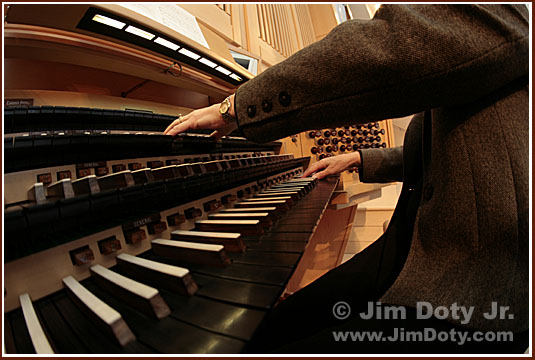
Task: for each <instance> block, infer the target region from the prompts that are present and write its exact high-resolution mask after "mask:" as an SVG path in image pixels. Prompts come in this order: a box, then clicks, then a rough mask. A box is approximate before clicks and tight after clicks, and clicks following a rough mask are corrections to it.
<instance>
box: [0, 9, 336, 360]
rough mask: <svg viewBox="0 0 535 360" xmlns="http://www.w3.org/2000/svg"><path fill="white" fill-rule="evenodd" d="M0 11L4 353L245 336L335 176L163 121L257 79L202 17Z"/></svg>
mask: <svg viewBox="0 0 535 360" xmlns="http://www.w3.org/2000/svg"><path fill="white" fill-rule="evenodd" d="M5 10H6V23H5V29H4V30H5V31H4V41H5V59H4V60H5V73H6V79H5V89H4V90H5V98H6V100H5V103H4V225H5V226H4V269H5V271H4V328H5V331H4V348H5V352H6V353H18V354H29V353H53V352H55V353H88V354H89V353H238V352H241V351H243V349H244V347H245V346H246V344H247V342H248V341H249V340H250V339H251V337H252V335H253V334H254V332H255V330H256V328H257V327H258V325H259V324H260V322H261V321H262V319H263V317H264V316H265V314H266V313H267V311H269V309H271V308H272V307H273V306H274V305H275V304H276V303H277V301H279V299H280V297H281V296H282V295H283V294H284V293H285V289H286V286H287V284H288V283H289V281H291V279H292V278H293V277H295V276H296V274H295V271H294V270H295V269H296V268H297V267H298V265H299V263H300V260H301V259H302V257H303V256H304V255H303V254H304V253H306V250H307V243H308V242H309V240H310V239H311V237H312V236H313V234H314V232H315V230H316V229H317V228H318V226H321V221H320V220H321V218H322V215H323V214H324V212H325V209H326V207H327V205H328V203H329V201H330V199H331V195H332V194H333V192H334V190H335V188H336V186H337V183H338V179H337V178H331V179H327V180H325V181H321V182H317V181H316V180H315V179H312V178H302V177H300V175H301V174H302V172H303V171H304V169H305V168H306V166H307V164H308V161H309V158H306V157H305V158H295V157H294V156H293V155H289V154H280V153H279V150H280V143H278V142H273V143H268V144H262V145H260V144H255V143H252V142H250V141H247V140H246V139H244V138H242V137H240V136H239V134H231V136H227V137H225V138H223V139H222V140H221V141H220V142H214V141H213V140H212V138H210V137H209V133H207V132H204V131H195V132H190V133H187V134H183V135H180V136H178V137H177V138H175V139H173V138H171V137H169V136H163V135H162V131H163V130H164V129H165V128H166V126H167V125H168V124H169V123H170V122H171V121H172V120H173V119H175V118H176V117H177V116H178V115H180V114H181V113H185V112H188V111H190V110H191V109H193V108H196V107H201V106H207V105H209V104H211V103H216V102H219V101H221V100H222V99H223V98H224V97H226V96H227V95H228V94H230V93H232V92H233V90H234V89H235V88H236V87H237V86H239V84H240V83H242V82H244V81H246V80H247V79H249V78H250V77H251V74H249V73H248V72H247V71H246V70H244V69H242V68H240V67H239V66H238V65H237V64H236V63H234V62H232V61H231V60H229V58H228V56H227V54H225V52H224V51H222V50H221V49H222V48H221V39H218V38H217V37H216V36H213V33H210V31H209V29H205V28H202V29H201V30H202V31H203V33H204V34H205V37H206V40H207V43H208V45H209V48H208V47H206V46H202V45H199V44H198V43H197V42H196V41H193V40H191V39H190V38H188V37H186V36H183V35H182V34H180V33H178V32H176V31H173V30H172V29H169V28H168V27H165V26H163V25H162V24H160V23H158V22H156V21H154V20H153V19H151V18H150V17H144V16H141V15H140V14H138V13H136V12H134V11H132V10H131V9H128V8H121V7H120V6H119V5H113V4H99V5H95V6H93V5H87V4H78V5H26V4H14V5H10V6H9V7H8V8H6V9H5ZM128 29H130V30H128ZM158 39H159V40H158Z"/></svg>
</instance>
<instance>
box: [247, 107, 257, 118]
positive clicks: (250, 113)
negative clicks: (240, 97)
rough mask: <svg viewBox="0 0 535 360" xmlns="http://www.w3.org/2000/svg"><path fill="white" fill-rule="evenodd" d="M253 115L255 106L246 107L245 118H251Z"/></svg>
mask: <svg viewBox="0 0 535 360" xmlns="http://www.w3.org/2000/svg"><path fill="white" fill-rule="evenodd" d="M255 115H256V106H254V105H249V106H247V116H249V117H250V118H252V117H253V116H255Z"/></svg>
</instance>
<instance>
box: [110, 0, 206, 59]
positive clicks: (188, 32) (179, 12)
mask: <svg viewBox="0 0 535 360" xmlns="http://www.w3.org/2000/svg"><path fill="white" fill-rule="evenodd" d="M120 5H121V6H123V7H125V8H128V9H130V10H132V11H135V12H137V13H138V14H141V15H143V16H145V17H148V18H149V19H152V20H154V21H157V22H159V23H160V24H162V25H165V26H167V27H168V28H170V29H172V30H174V31H176V32H178V33H180V34H182V35H184V36H187V37H188V38H190V39H191V40H193V41H195V42H197V43H199V44H201V45H202V46H205V47H207V48H210V47H209V46H208V43H207V42H206V39H205V38H204V35H203V33H202V31H201V28H200V27H199V24H198V23H197V19H196V18H195V16H193V15H191V14H190V13H189V12H187V11H186V10H184V9H182V8H181V7H180V6H178V5H176V4H162V3H145V4H143V3H122V4H120Z"/></svg>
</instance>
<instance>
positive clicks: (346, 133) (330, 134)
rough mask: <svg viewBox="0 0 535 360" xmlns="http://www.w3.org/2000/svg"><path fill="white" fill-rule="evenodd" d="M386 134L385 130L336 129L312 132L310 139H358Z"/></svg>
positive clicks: (309, 134) (309, 135)
mask: <svg viewBox="0 0 535 360" xmlns="http://www.w3.org/2000/svg"><path fill="white" fill-rule="evenodd" d="M384 134H385V130H384V129H381V130H377V129H375V130H373V129H358V130H356V129H353V130H350V129H344V130H338V131H337V130H336V129H331V130H324V131H321V130H312V131H310V132H309V133H308V137H310V138H311V139H314V138H321V137H322V136H323V137H324V138H325V139H328V138H331V137H335V136H339V137H340V138H343V137H348V136H352V137H357V136H377V135H384Z"/></svg>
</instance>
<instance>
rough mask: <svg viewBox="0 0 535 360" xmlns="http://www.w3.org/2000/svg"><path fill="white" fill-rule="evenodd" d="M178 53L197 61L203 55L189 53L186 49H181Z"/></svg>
mask: <svg viewBox="0 0 535 360" xmlns="http://www.w3.org/2000/svg"><path fill="white" fill-rule="evenodd" d="M178 52H179V53H181V54H182V55H186V56H187V57H190V58H192V59H195V60H197V59H199V58H200V57H201V55H198V54H196V53H194V52H193V51H189V50H188V49H185V48H182V49H180V50H179V51H178Z"/></svg>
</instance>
